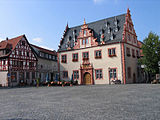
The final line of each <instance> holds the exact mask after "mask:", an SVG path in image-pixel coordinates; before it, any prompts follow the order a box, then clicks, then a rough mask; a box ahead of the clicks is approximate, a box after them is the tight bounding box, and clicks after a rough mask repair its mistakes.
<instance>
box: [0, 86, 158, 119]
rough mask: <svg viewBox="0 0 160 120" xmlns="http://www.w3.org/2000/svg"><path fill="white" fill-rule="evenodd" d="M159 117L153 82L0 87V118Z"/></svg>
mask: <svg viewBox="0 0 160 120" xmlns="http://www.w3.org/2000/svg"><path fill="white" fill-rule="evenodd" d="M47 119H50V120H159V119H160V86H159V85H153V84H139V85H136V84H134V85H133V84H132V85H92V86H73V87H69V86H68V87H64V88H63V87H39V88H36V87H27V88H8V89H0V120H47Z"/></svg>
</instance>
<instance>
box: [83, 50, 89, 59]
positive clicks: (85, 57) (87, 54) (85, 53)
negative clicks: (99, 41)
mask: <svg viewBox="0 0 160 120" xmlns="http://www.w3.org/2000/svg"><path fill="white" fill-rule="evenodd" d="M82 57H83V60H88V59H89V53H88V52H84V53H83V56H82Z"/></svg>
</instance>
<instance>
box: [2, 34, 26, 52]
mask: <svg viewBox="0 0 160 120" xmlns="http://www.w3.org/2000/svg"><path fill="white" fill-rule="evenodd" d="M24 36H25V35H21V36H18V37H15V38H12V39H9V40H4V41H1V42H0V49H5V48H7V47H8V45H12V50H14V48H15V47H16V45H17V44H18V42H19V41H20V40H21V39H22V38H23V37H24Z"/></svg>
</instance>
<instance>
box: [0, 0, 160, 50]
mask: <svg viewBox="0 0 160 120" xmlns="http://www.w3.org/2000/svg"><path fill="white" fill-rule="evenodd" d="M159 5H160V1H159V0H0V40H1V39H5V38H6V37H9V38H13V37H16V36H19V35H22V34H25V35H26V36H27V38H28V40H29V42H30V43H32V44H35V45H39V46H42V47H45V48H50V49H55V50H57V49H58V45H59V42H60V39H61V37H62V35H63V31H64V29H65V26H66V24H67V22H68V24H69V27H73V26H77V25H81V24H83V20H84V18H85V19H86V22H87V23H88V22H93V21H97V20H100V19H104V18H108V17H112V16H115V15H119V14H123V13H126V11H127V8H128V7H129V8H130V10H131V15H132V20H133V23H134V28H135V30H136V33H137V36H138V40H141V41H142V40H143V39H144V38H145V37H146V36H147V35H148V33H149V32H150V31H153V32H155V33H157V34H158V35H160V14H159V12H160V7H159Z"/></svg>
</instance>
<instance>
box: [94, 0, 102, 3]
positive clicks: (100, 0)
mask: <svg viewBox="0 0 160 120" xmlns="http://www.w3.org/2000/svg"><path fill="white" fill-rule="evenodd" d="M103 1H104V0H93V2H94V3H95V4H97V3H102V2H103Z"/></svg>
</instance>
